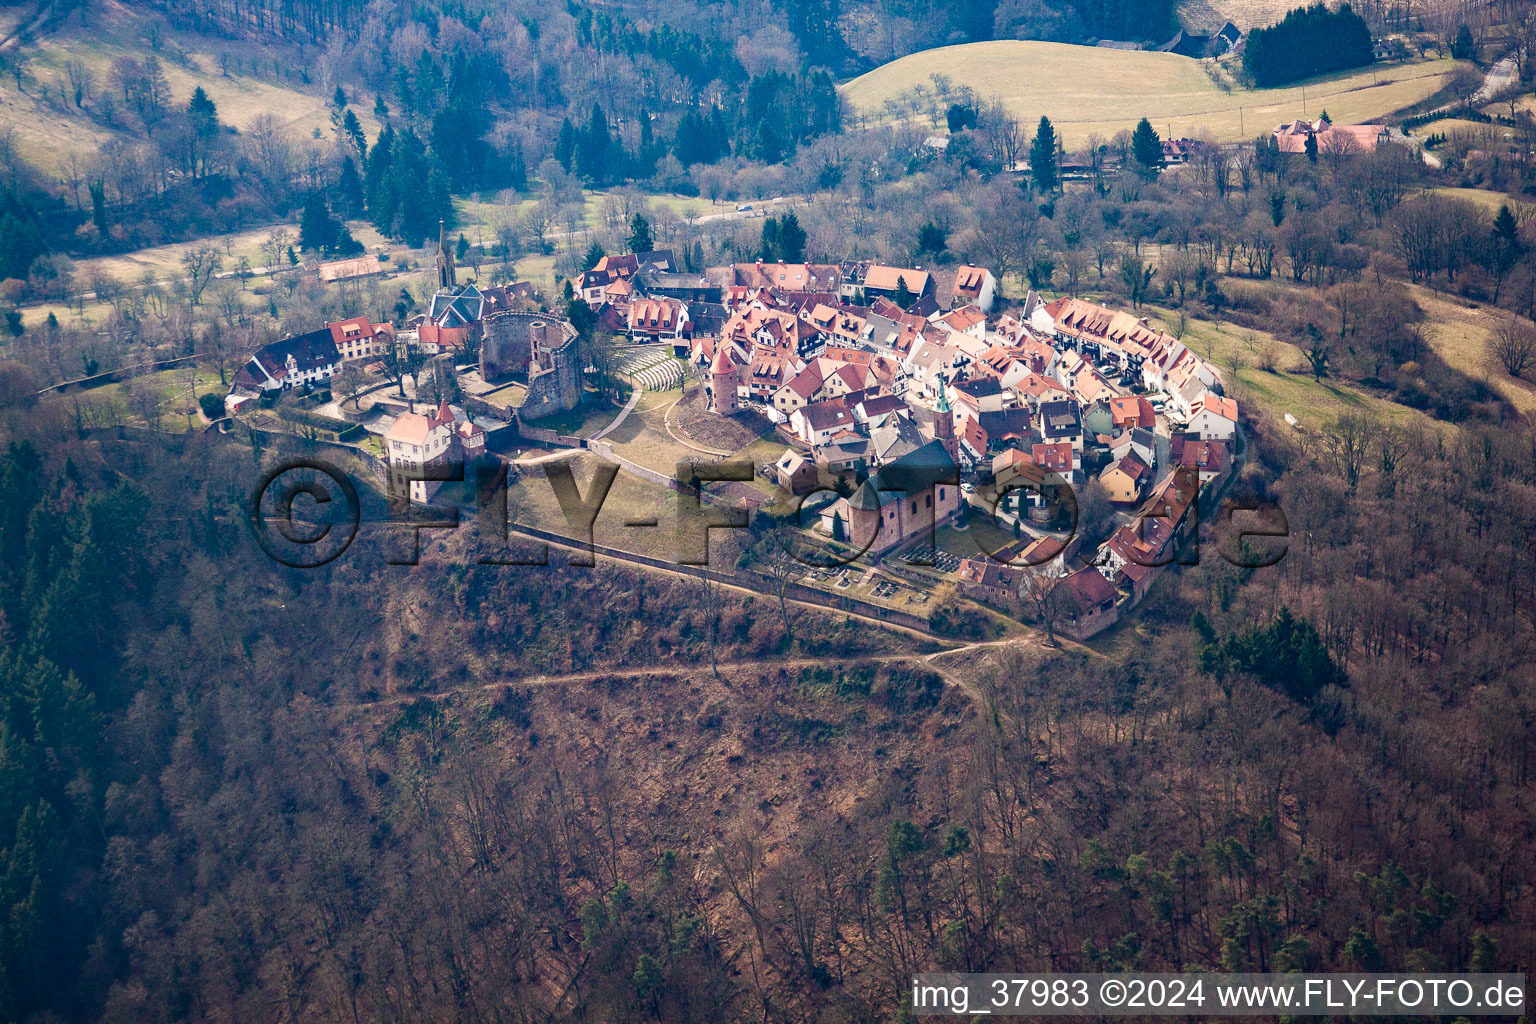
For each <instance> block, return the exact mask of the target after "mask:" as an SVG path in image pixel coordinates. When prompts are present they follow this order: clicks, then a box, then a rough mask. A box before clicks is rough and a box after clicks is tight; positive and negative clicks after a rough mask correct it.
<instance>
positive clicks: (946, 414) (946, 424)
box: [933, 373, 960, 465]
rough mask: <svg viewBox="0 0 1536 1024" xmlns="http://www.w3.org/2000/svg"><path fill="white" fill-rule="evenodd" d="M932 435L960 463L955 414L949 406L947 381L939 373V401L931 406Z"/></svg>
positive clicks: (957, 463)
mask: <svg viewBox="0 0 1536 1024" xmlns="http://www.w3.org/2000/svg"><path fill="white" fill-rule="evenodd" d="M933 436H934V439H935V440H936V441H938V442H939V444H941V445H943V446H944V450H945V451H946V452H948V453H949V457H950V458H951V459H952V460H954V462H955V464H956V465H959V463H960V445H959V443H958V442H957V441H956V440H955V414H954V412H953V411H952V410H951V409H950V408H949V382H948V381H946V380H945V379H944V375H943V374H942V373H941V374H939V402H938V404H937V405H935V406H934V407H933Z"/></svg>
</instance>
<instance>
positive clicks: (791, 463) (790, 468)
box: [770, 448, 818, 495]
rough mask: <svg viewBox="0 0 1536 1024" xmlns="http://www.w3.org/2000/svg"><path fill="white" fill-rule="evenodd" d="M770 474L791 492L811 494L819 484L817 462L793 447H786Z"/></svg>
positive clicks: (776, 481)
mask: <svg viewBox="0 0 1536 1024" xmlns="http://www.w3.org/2000/svg"><path fill="white" fill-rule="evenodd" d="M770 475H771V476H772V477H773V479H774V482H775V483H777V484H778V485H779V486H780V487H782V488H784V489H785V490H786V491H788V492H789V493H790V494H796V495H799V494H809V493H811V492H812V491H814V490H815V489H816V487H817V486H818V482H817V476H816V464H815V463H814V462H812V461H811V460H810V459H808V458H806V457H805V456H804V455H802V454H801V453H799V452H797V451H795V450H794V449H793V448H786V449H784V454H783V455H780V456H779V457H778V460H777V461H775V462H774V464H773V469H772V471H771V473H770Z"/></svg>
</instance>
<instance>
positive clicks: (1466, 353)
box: [1409, 285, 1536, 413]
mask: <svg viewBox="0 0 1536 1024" xmlns="http://www.w3.org/2000/svg"><path fill="white" fill-rule="evenodd" d="M1409 290H1410V291H1411V292H1412V294H1413V298H1414V301H1415V302H1417V303H1418V304H1419V305H1420V306H1421V307H1423V309H1424V312H1425V314H1426V315H1427V316H1428V319H1429V324H1430V327H1431V330H1430V331H1429V343H1430V344H1431V345H1433V346H1434V349H1435V351H1436V352H1437V353H1439V355H1440V358H1441V359H1444V360H1445V361H1446V362H1447V363H1448V364H1450V366H1451V367H1453V368H1454V369H1457V370H1460V371H1461V372H1462V373H1464V374H1466V375H1467V376H1468V377H1471V378H1473V379H1474V380H1482V381H1486V382H1487V384H1488V386H1489V387H1491V388H1493V389H1494V390H1495V391H1497V392H1498V393H1499V394H1500V395H1503V396H1504V398H1505V400H1506V401H1508V402H1509V404H1510V405H1513V406H1514V407H1515V408H1516V409H1518V410H1519V411H1521V412H1523V413H1530V412H1533V411H1536V385H1533V384H1531V383H1530V382H1528V381H1523V380H1515V379H1514V378H1513V377H1510V376H1509V375H1508V374H1506V373H1505V372H1504V371H1503V369H1502V368H1501V367H1499V366H1498V365H1497V364H1496V363H1495V362H1494V359H1493V356H1492V354H1491V353H1490V351H1489V342H1490V340H1491V339H1492V337H1493V334H1494V332H1495V331H1497V330H1498V329H1499V327H1500V326H1501V325H1502V324H1504V323H1505V322H1507V321H1508V320H1509V319H1510V314H1509V313H1507V312H1505V311H1504V310H1501V309H1497V308H1494V307H1492V306H1472V305H1468V304H1466V303H1463V302H1461V301H1459V300H1457V299H1455V298H1452V297H1450V296H1446V295H1442V294H1439V293H1437V292H1432V291H1430V290H1429V289H1428V288H1424V287H1421V286H1417V285H1415V286H1412V287H1411V288H1410V289H1409Z"/></svg>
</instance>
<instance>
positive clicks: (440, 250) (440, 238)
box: [437, 218, 459, 291]
mask: <svg viewBox="0 0 1536 1024" xmlns="http://www.w3.org/2000/svg"><path fill="white" fill-rule="evenodd" d="M456 271H457V268H456V267H455V266H454V263H453V253H451V252H449V251H448V233H447V228H446V227H445V226H444V224H443V221H442V219H441V218H439V219H438V222H437V286H438V288H440V289H442V290H443V291H453V289H455V288H457V287H458V284H459V281H458V273H457V272H456Z"/></svg>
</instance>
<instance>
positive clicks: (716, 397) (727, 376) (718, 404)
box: [709, 339, 737, 416]
mask: <svg viewBox="0 0 1536 1024" xmlns="http://www.w3.org/2000/svg"><path fill="white" fill-rule="evenodd" d="M709 404H710V409H711V410H713V411H714V412H717V413H719V414H720V415H721V416H729V415H731V414H732V413H734V412H735V411H736V409H737V399H736V360H734V359H732V358H731V348H730V346H729V345H728V344H727V343H726V342H725V340H724V339H722V340H721V341H720V344H719V347H718V348H716V349H715V361H714V362H713V363H711V364H710V366H709Z"/></svg>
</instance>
